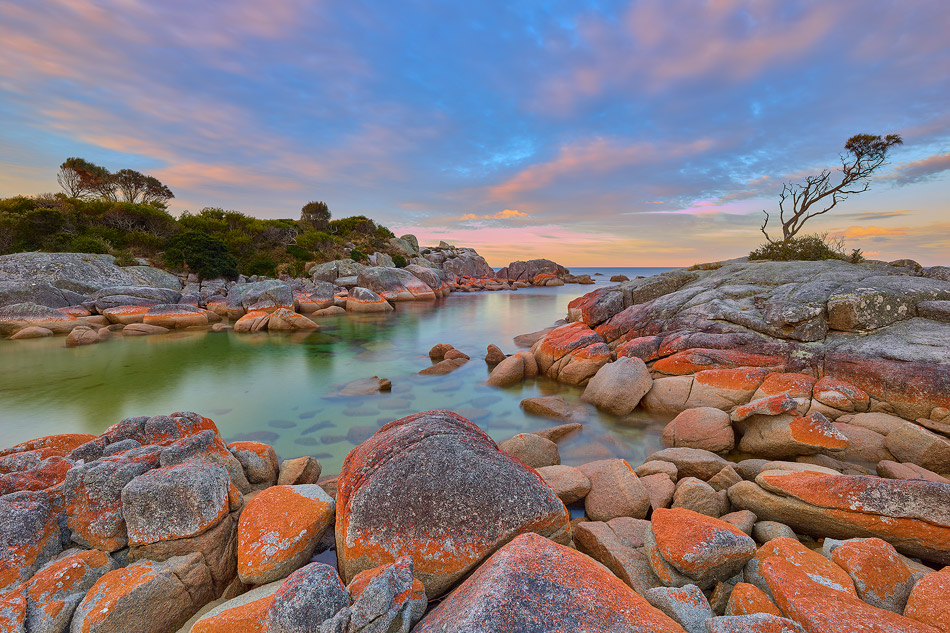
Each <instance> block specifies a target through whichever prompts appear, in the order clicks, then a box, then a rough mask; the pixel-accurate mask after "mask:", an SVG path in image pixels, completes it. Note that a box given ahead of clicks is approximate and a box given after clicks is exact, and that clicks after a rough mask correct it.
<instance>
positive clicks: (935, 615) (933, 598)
mask: <svg viewBox="0 0 950 633" xmlns="http://www.w3.org/2000/svg"><path fill="white" fill-rule="evenodd" d="M904 615H905V616H907V617H908V618H913V619H914V620H917V621H918V622H923V623H924V624H929V625H930V626H933V627H936V628H938V629H940V631H942V633H950V567H944V568H943V570H941V571H939V572H936V573H933V574H927V575H926V576H924V577H923V578H921V579H920V580H919V581H917V584H916V585H914V589H913V591H911V592H910V597H909V598H908V599H907V607H906V608H905V609H904Z"/></svg>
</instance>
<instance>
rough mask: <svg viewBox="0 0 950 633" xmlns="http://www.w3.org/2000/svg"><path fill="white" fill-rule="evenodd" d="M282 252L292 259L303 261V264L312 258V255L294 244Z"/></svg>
mask: <svg viewBox="0 0 950 633" xmlns="http://www.w3.org/2000/svg"><path fill="white" fill-rule="evenodd" d="M284 250H285V251H287V254H288V255H290V256H291V257H293V258H294V259H297V260H300V261H304V262H306V261H309V260H310V258H311V257H313V253H311V252H310V251H308V250H307V249H305V248H301V247H299V246H297V245H296V244H291V245H290V246H288V247H287V248H286V249H284Z"/></svg>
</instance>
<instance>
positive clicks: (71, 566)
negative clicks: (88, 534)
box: [24, 549, 118, 633]
mask: <svg viewBox="0 0 950 633" xmlns="http://www.w3.org/2000/svg"><path fill="white" fill-rule="evenodd" d="M117 567H118V564H117V563H116V562H115V560H113V559H112V557H111V556H109V555H108V554H106V553H105V552H102V551H100V550H96V549H91V550H82V551H80V552H78V553H76V554H72V555H70V556H65V557H63V558H60V559H59V560H56V561H54V562H52V563H50V564H49V565H46V566H45V567H43V569H41V570H40V571H38V572H37V573H36V574H34V575H33V577H32V578H30V580H29V582H27V583H26V584H25V585H24V590H25V592H26V596H27V610H26V629H27V631H30V633H62V632H63V631H66V630H67V629H68V628H69V621H70V619H71V618H72V615H73V611H75V610H76V607H77V606H79V603H80V602H81V601H82V599H83V598H84V597H85V596H86V592H87V591H89V588H90V587H92V585H93V584H95V582H96V581H97V580H99V578H101V577H102V576H103V575H105V574H107V573H108V572H110V571H112V570H114V569H116V568H117Z"/></svg>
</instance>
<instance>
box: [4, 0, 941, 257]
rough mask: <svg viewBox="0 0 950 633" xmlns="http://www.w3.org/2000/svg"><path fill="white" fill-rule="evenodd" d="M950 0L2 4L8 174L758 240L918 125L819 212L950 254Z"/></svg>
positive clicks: (695, 249)
mask: <svg viewBox="0 0 950 633" xmlns="http://www.w3.org/2000/svg"><path fill="white" fill-rule="evenodd" d="M947 33H950V11H948V10H947V9H946V4H945V2H943V1H941V0H918V1H915V2H912V3H908V2H896V1H895V2H882V1H875V0H862V1H857V0H838V1H836V2H798V1H793V0H784V1H780V0H746V1H741V0H717V1H708V2H702V1H700V0H638V1H633V2H630V1H626V2H546V3H541V2H538V3H520V4H514V3H509V2H479V3H454V2H404V3H390V2H372V3H369V2H347V3H330V2H304V1H302V0H272V1H269V2H260V1H258V0H232V1H230V2H188V3H186V2H181V1H178V0H166V1H163V2H160V3H157V2H147V1H145V0H102V1H99V2H84V1H82V0H48V1H45V2H36V1H20V0H12V1H11V0H8V1H7V2H5V3H3V4H0V40H2V41H3V42H4V44H3V46H2V47H0V117H2V119H0V120H2V121H3V125H2V126H0V163H2V166H0V171H2V173H0V195H4V196H6V195H14V194H21V193H23V194H34V193H39V192H43V191H52V190H55V189H56V182H55V171H56V168H57V166H58V165H59V163H60V162H61V161H62V160H63V159H64V158H66V157H67V156H82V157H84V158H86V159H89V160H92V161H94V162H97V163H100V164H103V165H105V166H107V167H109V168H111V169H119V168H122V167H132V168H135V169H139V170H141V171H143V172H146V173H150V174H153V175H155V176H157V177H159V178H160V179H162V180H163V181H164V182H166V183H167V184H168V185H169V186H170V187H171V188H172V190H173V191H174V192H175V193H176V199H175V200H174V201H173V204H172V205H171V210H172V211H173V212H176V213H177V212H180V211H182V210H184V209H191V210H197V209H200V208H201V207H204V206H220V207H225V208H232V209H236V210H239V211H243V212H246V213H249V214H252V215H257V216H260V217H296V216H297V215H299V208H300V206H301V205H302V204H303V203H305V202H306V201H308V200H312V199H317V200H324V201H326V202H327V203H328V204H329V205H330V208H331V210H332V211H333V213H334V215H335V216H337V217H342V216H345V215H353V214H365V215H369V216H371V217H374V218H376V219H377V220H379V221H380V222H382V223H384V224H386V225H388V226H390V227H391V228H393V229H394V230H395V231H396V232H397V233H402V232H410V231H411V232H414V233H416V234H418V235H420V237H422V238H423V241H432V240H438V239H447V240H449V241H454V242H457V243H459V244H464V245H473V246H475V247H477V248H478V249H479V251H480V252H483V253H484V254H486V256H488V258H489V261H490V262H491V263H493V264H495V265H503V264H505V263H507V262H508V261H510V260H512V259H517V258H524V257H534V256H547V257H550V258H553V259H557V260H559V261H562V262H563V263H565V264H568V265H583V264H588V265H610V264H613V265H651V264H655V265H688V264H691V263H695V262H698V261H706V260H710V259H720V258H726V257H733V256H738V255H742V254H745V253H747V252H748V251H749V250H750V249H751V248H753V247H755V246H756V245H757V244H758V243H759V242H760V241H761V234H759V233H758V226H759V224H760V222H761V209H763V208H768V209H773V208H774V207H775V206H776V204H777V194H778V192H779V190H780V189H781V183H782V181H783V180H786V179H794V178H797V177H801V176H802V175H805V174H808V173H812V172H815V171H819V170H820V169H821V168H822V167H825V166H829V165H833V164H834V163H835V162H836V160H837V154H838V152H839V151H840V150H841V147H842V145H843V144H844V141H845V140H846V139H847V138H848V137H849V136H851V135H852V134H855V133H858V132H869V133H875V134H885V133H890V132H897V133H900V134H902V135H903V136H904V139H905V145H904V146H903V147H901V148H900V149H899V151H897V152H896V153H895V154H894V156H893V160H892V163H891V165H890V166H889V167H888V170H887V171H886V172H882V174H881V176H880V177H879V178H878V179H877V181H876V182H875V184H874V185H873V186H872V189H871V191H870V192H868V193H865V194H863V195H862V196H856V197H853V198H852V199H851V200H848V201H847V202H845V203H843V204H842V205H840V208H839V209H836V210H835V211H832V212H831V213H829V214H827V215H826V216H824V217H823V218H821V220H820V222H814V224H813V225H809V228H810V229H814V230H822V231H830V232H832V233H834V234H836V235H842V236H845V238H846V239H847V242H848V245H849V247H860V248H863V249H864V250H865V251H867V252H868V253H869V254H871V255H872V256H874V257H880V258H884V259H893V258H897V257H914V258H916V259H918V260H920V261H921V262H923V263H925V264H937V263H943V264H950V213H948V203H947V200H948V197H950V196H948V193H950V108H948V107H947V103H950V46H948V44H947Z"/></svg>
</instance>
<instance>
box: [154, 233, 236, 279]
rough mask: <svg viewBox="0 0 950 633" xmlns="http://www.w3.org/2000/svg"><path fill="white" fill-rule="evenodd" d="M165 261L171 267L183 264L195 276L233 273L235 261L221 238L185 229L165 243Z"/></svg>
mask: <svg viewBox="0 0 950 633" xmlns="http://www.w3.org/2000/svg"><path fill="white" fill-rule="evenodd" d="M165 263H166V264H167V265H168V266H170V267H172V268H181V267H182V266H187V267H188V269H189V270H190V271H191V272H193V273H195V274H196V275H198V278H199V279H212V278H214V277H237V274H238V271H237V261H236V260H235V259H234V256H233V255H232V254H231V253H230V252H228V247H227V246H226V245H225V244H224V242H222V241H221V240H219V239H217V238H215V237H212V236H210V235H205V234H204V233H199V232H197V231H187V232H185V233H181V234H179V235H176V236H175V237H173V238H172V239H171V240H169V241H168V245H167V246H166V247H165Z"/></svg>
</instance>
